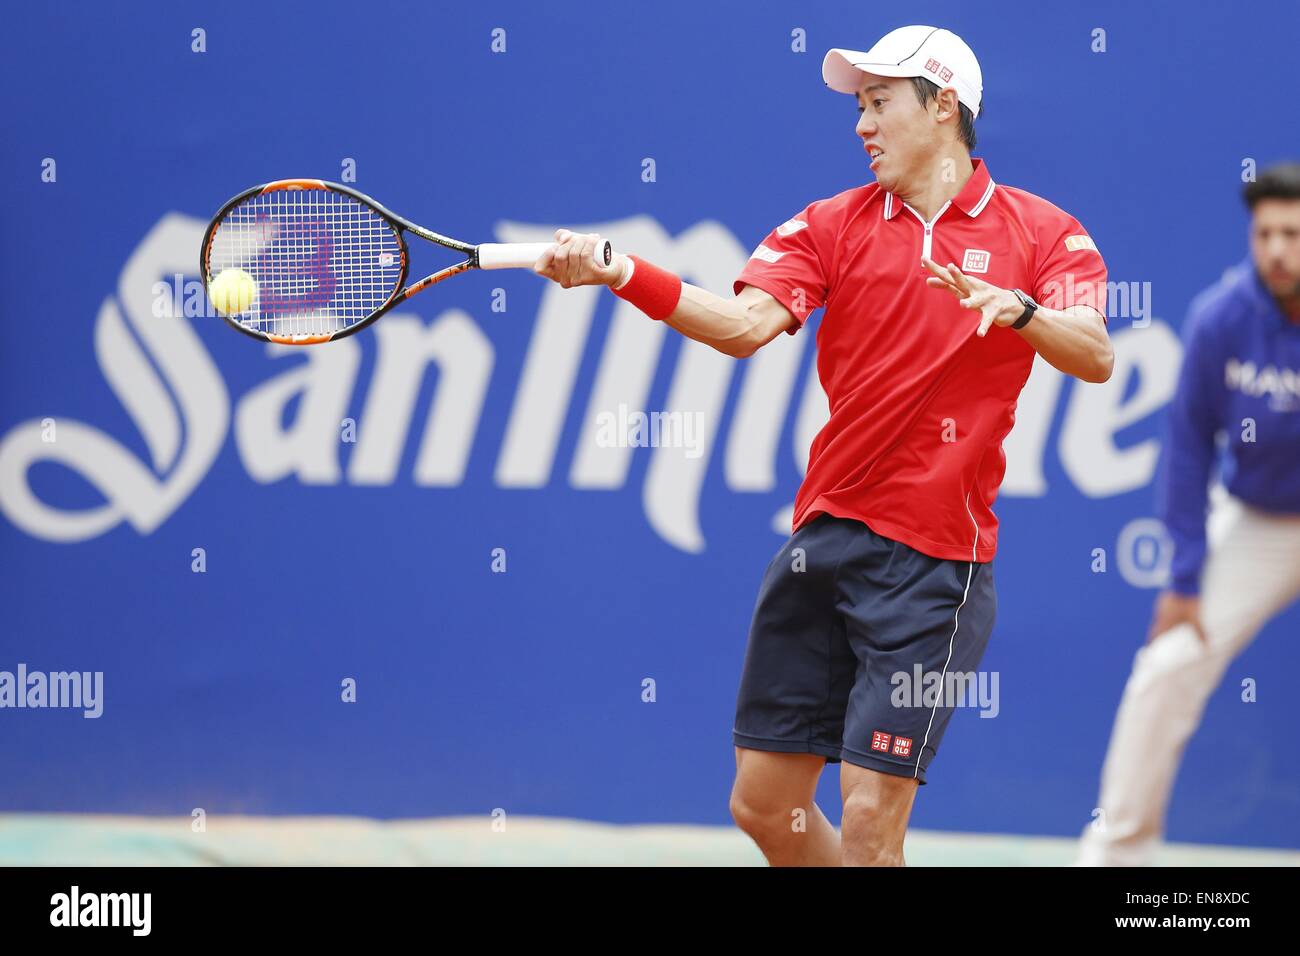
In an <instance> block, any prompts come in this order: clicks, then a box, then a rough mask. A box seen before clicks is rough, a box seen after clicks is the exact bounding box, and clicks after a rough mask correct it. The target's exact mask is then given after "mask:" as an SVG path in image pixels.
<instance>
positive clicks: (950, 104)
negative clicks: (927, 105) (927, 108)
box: [934, 86, 961, 123]
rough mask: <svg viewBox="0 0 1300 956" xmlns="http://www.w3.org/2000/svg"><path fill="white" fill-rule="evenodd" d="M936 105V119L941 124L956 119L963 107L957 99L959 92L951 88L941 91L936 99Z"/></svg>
mask: <svg viewBox="0 0 1300 956" xmlns="http://www.w3.org/2000/svg"><path fill="white" fill-rule="evenodd" d="M934 105H935V117H934V118H935V119H937V120H938V121H939V122H941V123H942V122H944V121H945V120H947V119H949V118H951V117H955V116H956V115H957V113H958V110H959V109H960V107H961V103H960V101H959V100H958V99H957V91H956V90H954V89H953V88H952V87H951V86H947V87H944V88H943V89H941V90H940V91H939V93H938V95H936V96H935V98H934Z"/></svg>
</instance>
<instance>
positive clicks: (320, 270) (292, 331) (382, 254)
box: [199, 179, 614, 345]
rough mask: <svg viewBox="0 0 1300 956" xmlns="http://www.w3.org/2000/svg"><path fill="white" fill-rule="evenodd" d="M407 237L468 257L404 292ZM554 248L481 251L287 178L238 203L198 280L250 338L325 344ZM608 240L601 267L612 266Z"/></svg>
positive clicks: (217, 226) (336, 191) (214, 227)
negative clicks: (444, 286)
mask: <svg viewBox="0 0 1300 956" xmlns="http://www.w3.org/2000/svg"><path fill="white" fill-rule="evenodd" d="M407 233H411V234H413V235H416V236H419V237H420V238H421V239H427V240H429V241H430V242H433V243H436V244H438V245H440V246H445V247H446V248H448V249H454V250H456V251H457V252H462V253H464V254H465V259H464V261H462V262H458V263H456V264H454V265H450V266H447V267H446V268H445V269H440V270H438V271H437V272H434V273H433V274H431V275H427V276H425V277H424V278H423V279H421V280H419V281H418V282H414V283H412V284H411V285H409V286H405V287H403V284H404V283H405V282H406V274H407V249H406V239H405V236H406V234H407ZM553 245H555V243H551V242H511V243H491V242H486V243H480V244H479V245H472V244H471V243H468V242H461V241H460V240H459V239H452V238H450V237H449V236H443V235H440V234H438V233H436V232H434V231H432V230H430V229H425V228H424V227H423V226H417V225H416V224H415V223H413V222H411V221H409V220H407V219H403V218H402V217H401V216H399V215H397V214H396V213H394V212H391V211H389V210H388V209H385V208H384V207H383V206H381V205H379V203H377V202H375V201H374V200H373V199H371V198H370V197H369V196H366V195H365V194H363V193H359V192H357V191H356V190H355V189H349V188H348V187H347V186H340V185H338V184H337V183H328V182H324V181H322V180H319V179H283V180H279V181H278V182H273V183H267V184H266V185H264V186H254V187H253V188H252V189H249V190H246V191H244V192H242V193H240V194H239V195H238V196H235V197H234V198H233V199H231V200H230V201H229V202H227V203H226V204H225V205H224V206H222V207H221V210H220V211H219V212H218V213H217V214H216V215H215V216H214V217H213V218H212V222H211V223H209V225H208V229H207V232H205V233H204V235H203V247H202V251H201V252H200V254H199V272H200V274H201V275H202V277H203V284H204V287H205V288H206V289H207V291H208V298H209V300H210V301H211V302H212V303H213V304H214V305H215V306H216V307H217V310H218V312H219V313H220V314H221V316H222V318H224V319H225V320H226V322H228V323H229V324H230V325H232V326H234V327H235V328H236V329H238V330H239V331H240V332H243V333H244V334H245V335H251V336H253V337H254V338H258V339H262V340H264V341H267V342H279V343H282V344H285V345H317V344H320V343H322V342H330V341H333V340H334V339H341V338H343V337H345V336H348V335H352V334H354V333H356V332H359V331H361V330H362V329H364V328H365V327H366V326H367V325H369V324H370V323H371V322H374V321H375V320H376V319H377V318H379V317H380V316H381V315H383V314H384V313H385V312H387V311H388V310H389V309H391V308H393V307H394V306H395V305H397V304H398V303H400V302H405V301H406V300H407V299H409V298H410V297H411V296H413V295H415V294H416V293H417V292H423V291H424V290H425V289H427V288H429V287H430V286H432V285H437V284H438V283H439V282H442V281H443V280H444V279H449V278H451V277H452V276H454V275H458V274H460V273H462V272H466V271H468V270H469V269H531V268H532V267H533V265H534V264H535V263H536V262H537V259H538V258H539V257H540V256H541V254H542V253H543V252H545V251H546V250H547V249H549V248H551V247H552V246H553ZM613 255H614V252H613V249H612V247H611V246H610V243H609V242H608V241H605V242H603V243H601V244H600V245H599V246H598V247H597V249H596V253H595V259H596V262H597V264H601V265H605V266H608V265H609V264H610V263H611V262H612V261H613Z"/></svg>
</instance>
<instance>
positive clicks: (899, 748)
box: [894, 737, 912, 757]
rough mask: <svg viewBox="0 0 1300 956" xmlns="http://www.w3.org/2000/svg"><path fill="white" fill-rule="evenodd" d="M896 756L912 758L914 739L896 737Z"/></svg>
mask: <svg viewBox="0 0 1300 956" xmlns="http://www.w3.org/2000/svg"><path fill="white" fill-rule="evenodd" d="M894 756H895V757H910V756H912V738H911V737H895V738H894Z"/></svg>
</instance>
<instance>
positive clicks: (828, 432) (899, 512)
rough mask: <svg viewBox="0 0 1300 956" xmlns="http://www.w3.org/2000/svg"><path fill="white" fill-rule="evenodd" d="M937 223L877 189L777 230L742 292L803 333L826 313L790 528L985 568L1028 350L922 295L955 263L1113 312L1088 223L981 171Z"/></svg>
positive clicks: (974, 315)
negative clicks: (842, 524) (821, 395)
mask: <svg viewBox="0 0 1300 956" xmlns="http://www.w3.org/2000/svg"><path fill="white" fill-rule="evenodd" d="M974 166H975V171H974V175H972V176H971V178H970V181H969V182H968V183H967V184H966V185H965V187H963V188H962V191H961V192H960V193H958V194H957V196H956V197H954V198H953V199H952V200H951V201H950V202H948V203H946V204H945V205H944V207H943V208H942V209H940V210H939V212H938V214H937V215H936V216H935V217H934V219H933V221H931V222H930V223H925V222H923V221H922V219H921V216H920V214H919V213H917V212H916V211H915V210H913V209H912V208H911V207H910V206H908V205H906V204H905V203H903V202H901V201H900V200H899V199H898V197H897V196H894V195H893V194H891V193H888V192H886V191H885V190H883V189H882V188H881V187H880V186H879V185H878V184H876V183H872V184H870V185H867V186H860V187H858V188H856V189H849V190H846V191H845V192H842V193H840V194H839V195H837V196H832V197H831V198H829V199H820V200H818V201H816V202H814V203H811V204H810V205H809V206H807V207H806V208H805V209H804V210H803V211H802V212H800V213H798V214H797V215H796V216H794V218H792V219H789V220H787V221H786V222H784V223H782V224H781V225H780V226H778V227H777V228H776V229H774V230H772V232H770V233H769V234H768V236H767V238H766V239H764V240H763V242H762V244H761V245H760V246H759V247H758V248H757V249H756V250H755V251H754V254H753V256H752V257H751V258H750V260H749V262H748V264H747V265H746V266H745V269H744V271H743V272H741V274H740V277H739V278H738V279H737V280H736V282H735V291H736V292H739V291H740V289H741V287H743V286H745V285H753V286H757V287H758V288H760V289H763V290H764V291H765V292H767V293H768V294H770V295H772V296H773V297H775V298H776V299H777V300H779V301H780V302H781V303H782V304H783V305H785V307H786V308H788V309H789V310H790V312H791V313H792V314H793V315H794V316H795V317H796V318H797V319H798V320H799V326H798V327H797V328H794V329H791V332H795V331H798V328H802V327H803V323H804V322H805V321H806V320H807V318H808V315H809V313H811V312H812V311H813V310H815V309H817V308H820V307H821V306H823V305H824V306H825V307H826V312H825V315H824V316H823V317H822V321H821V326H820V327H819V328H818V330H817V373H818V375H819V376H820V378H821V383H822V388H823V389H824V390H825V392H826V396H827V398H828V399H829V404H830V419H829V420H828V421H827V422H826V425H825V426H824V427H823V428H822V430H821V431H820V432H819V433H818V434H817V437H816V439H815V440H814V441H813V443H812V449H811V451H810V453H809V456H808V472H807V475H806V476H805V477H804V481H803V484H802V485H801V486H800V488H799V494H798V495H797V497H796V498H795V505H794V528H795V529H796V530H797V529H798V528H799V527H800V526H801V525H803V524H804V523H805V522H807V521H809V520H811V519H812V518H814V517H816V516H817V515H818V514H821V513H822V512H829V513H830V514H833V515H837V516H839V517H842V518H855V519H857V520H859V521H862V522H865V523H866V524H867V525H868V526H869V527H870V528H872V529H873V530H874V531H876V533H878V534H881V535H883V536H885V537H887V538H891V539H893V540H895V541H900V542H902V543H903V544H906V545H908V546H909V547H911V548H914V549H916V550H917V551H920V552H922V553H924V554H928V555H931V556H933V557H936V558H948V559H955V560H963V561H977V562H983V561H991V560H992V559H993V555H994V553H995V552H996V550H997V531H998V519H997V517H996V516H995V515H994V514H993V500H994V499H995V498H996V497H997V493H998V486H999V485H1000V484H1001V482H1002V476H1003V473H1004V472H1005V471H1006V456H1005V455H1004V454H1003V451H1002V441H1003V439H1004V438H1005V437H1006V436H1007V433H1008V432H1010V431H1011V426H1012V424H1013V423H1014V422H1015V411H1016V400H1017V398H1018V397H1019V395H1020V390H1021V388H1022V387H1023V386H1024V384H1025V380H1026V379H1027V378H1028V377H1029V371H1030V368H1031V366H1032V365H1033V361H1034V350H1033V349H1032V348H1031V347H1030V345H1029V344H1028V343H1027V342H1026V341H1025V340H1024V338H1022V337H1021V335H1020V333H1018V332H1015V331H1013V330H1011V329H1009V328H1002V327H1000V326H993V327H992V328H991V329H990V330H989V332H988V335H987V336H985V337H984V338H982V339H981V338H980V337H978V336H977V335H976V334H975V330H976V328H977V327H978V326H979V313H978V312H975V311H972V310H970V309H963V308H961V306H959V305H958V304H957V299H956V297H955V296H953V295H952V294H951V293H950V292H947V291H945V290H943V289H931V288H929V287H928V286H927V285H926V284H925V278H926V276H928V275H929V272H927V271H926V270H925V268H924V267H923V266H922V265H921V257H922V256H929V258H931V259H933V260H934V261H935V262H938V263H939V264H940V265H946V264H947V263H949V262H952V263H956V265H957V266H958V267H959V268H961V269H962V271H964V272H966V273H967V274H969V275H972V276H977V277H979V278H981V279H984V280H985V281H987V282H991V283H992V284H993V285H996V286H1000V287H1002V288H1004V289H1012V288H1020V289H1023V290H1024V291H1025V292H1027V293H1029V294H1030V295H1031V296H1032V297H1033V298H1034V299H1035V300H1036V301H1038V302H1039V303H1040V304H1042V305H1045V306H1048V307H1050V308H1054V309H1063V308H1068V307H1069V306H1072V305H1090V306H1092V307H1093V308H1095V309H1096V310H1097V311H1098V312H1100V313H1102V315H1105V312H1106V264H1105V263H1104V262H1103V261H1102V258H1101V255H1100V254H1099V253H1098V252H1097V249H1096V247H1095V245H1094V244H1093V242H1092V239H1090V238H1089V237H1088V234H1087V233H1086V232H1085V231H1084V229H1083V227H1082V226H1081V225H1079V222H1078V221H1077V220H1076V219H1074V218H1073V217H1072V216H1070V215H1068V214H1067V213H1065V212H1063V211H1061V210H1060V209H1058V208H1056V207H1055V206H1053V205H1052V204H1051V203H1049V202H1047V201H1046V200H1044V199H1040V198H1038V197H1037V196H1034V195H1031V194H1030V193H1027V192H1025V191H1023V190H1020V189H1013V188H1011V187H1009V186H1002V185H999V184H996V183H994V182H993V180H992V179H991V178H990V176H989V172H988V169H987V167H986V166H985V165H984V162H983V161H982V160H978V159H977V160H975V161H974Z"/></svg>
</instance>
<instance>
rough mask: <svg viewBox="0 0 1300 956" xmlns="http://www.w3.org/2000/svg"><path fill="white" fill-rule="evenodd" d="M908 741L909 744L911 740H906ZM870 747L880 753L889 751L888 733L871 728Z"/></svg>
mask: <svg viewBox="0 0 1300 956" xmlns="http://www.w3.org/2000/svg"><path fill="white" fill-rule="evenodd" d="M908 743H909V744H910V743H911V741H908ZM871 749H872V750H879V751H880V752H881V753H882V754H887V753H889V734H886V733H881V732H880V731H879V730H873V731H872V732H871Z"/></svg>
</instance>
